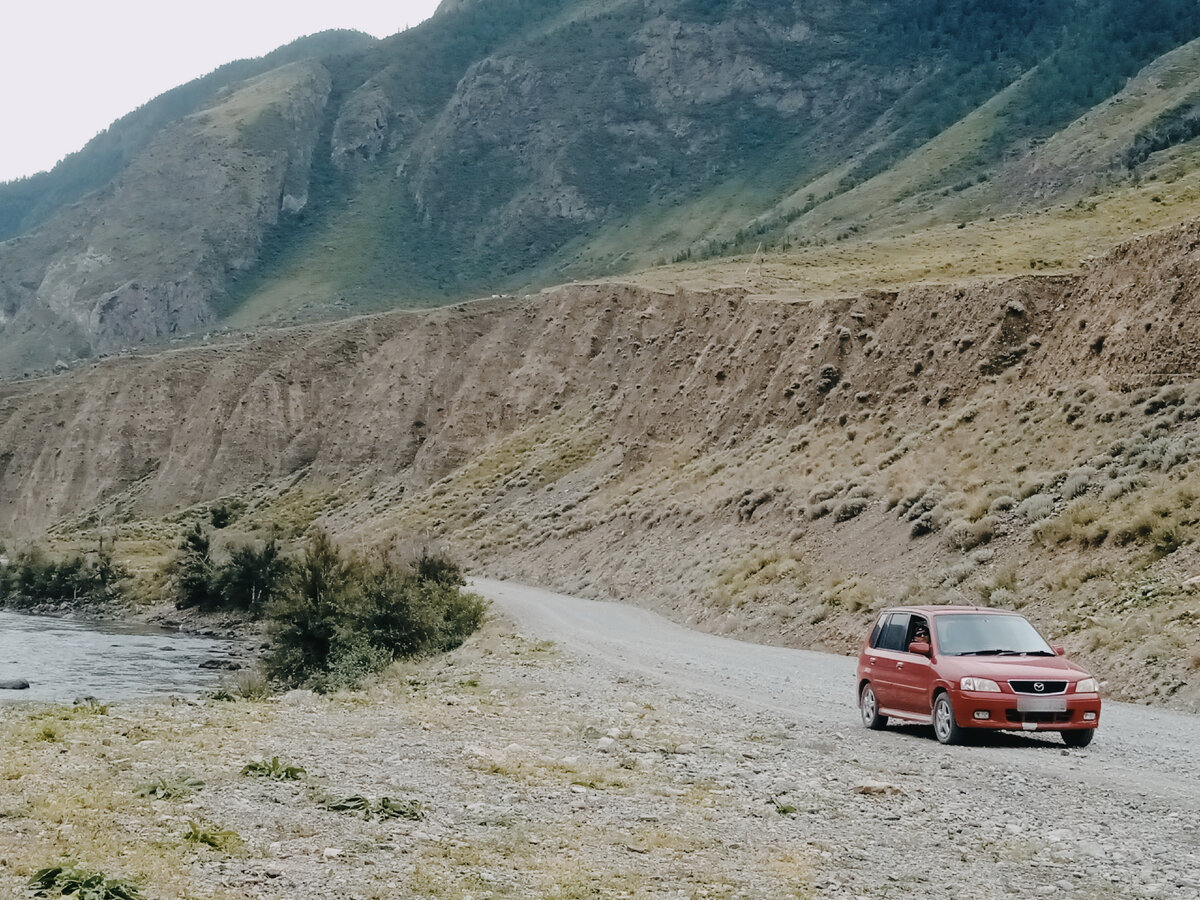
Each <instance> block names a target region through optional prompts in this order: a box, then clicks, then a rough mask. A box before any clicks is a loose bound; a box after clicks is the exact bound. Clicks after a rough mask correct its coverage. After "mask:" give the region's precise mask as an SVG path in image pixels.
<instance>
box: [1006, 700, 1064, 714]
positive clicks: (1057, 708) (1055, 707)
mask: <svg viewBox="0 0 1200 900" xmlns="http://www.w3.org/2000/svg"><path fill="white" fill-rule="evenodd" d="M1017 709H1019V710H1020V711H1021V712H1053V713H1060V712H1066V711H1067V701H1066V698H1065V697H1063V698H1059V697H1018V698H1017Z"/></svg>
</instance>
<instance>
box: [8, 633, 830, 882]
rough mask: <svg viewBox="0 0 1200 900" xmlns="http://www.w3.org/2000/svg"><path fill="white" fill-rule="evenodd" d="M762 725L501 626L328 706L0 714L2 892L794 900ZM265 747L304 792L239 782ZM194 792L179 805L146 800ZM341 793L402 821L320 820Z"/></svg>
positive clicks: (797, 861) (798, 855) (797, 845)
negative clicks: (158, 792)
mask: <svg viewBox="0 0 1200 900" xmlns="http://www.w3.org/2000/svg"><path fill="white" fill-rule="evenodd" d="M755 727H756V726H755V723H753V722H751V721H745V720H741V721H739V720H737V719H735V718H727V716H726V715H725V714H723V713H722V714H717V715H716V716H715V721H714V717H707V718H697V717H696V716H695V709H694V707H692V705H691V704H690V703H689V702H687V701H685V700H683V699H682V698H674V697H671V696H662V695H661V694H659V693H658V692H655V691H653V690H652V689H651V688H650V687H649V686H648V685H642V684H635V683H632V682H629V681H626V680H624V679H618V680H607V679H606V680H603V681H601V682H599V683H597V682H596V680H595V679H594V678H592V677H590V676H589V674H588V672H587V671H586V669H584V668H581V667H579V666H578V665H576V664H574V663H572V662H570V661H569V660H567V659H565V658H564V657H563V656H562V654H560V653H559V652H558V651H557V650H556V649H555V648H554V647H553V646H551V645H549V644H545V643H539V642H537V641H535V640H532V639H529V638H525V637H520V636H518V635H516V634H514V633H512V632H511V631H510V630H508V629H507V628H505V627H503V626H502V625H500V624H498V623H495V622H492V623H489V624H488V625H487V626H486V627H485V629H484V631H483V632H481V633H480V634H479V635H477V636H476V637H474V638H472V639H471V640H470V641H468V643H467V644H466V645H465V646H464V647H462V648H460V649H459V650H457V651H454V652H453V653H451V654H448V655H446V656H445V657H440V658H437V659H432V660H428V661H425V662H422V663H419V664H407V665H398V666H396V667H393V669H391V670H389V672H388V673H387V674H386V675H385V677H383V678H381V679H380V680H379V681H378V682H376V683H375V684H374V685H372V686H371V687H370V689H369V690H367V691H364V692H358V693H353V694H344V695H339V696H335V697H332V698H325V697H319V696H316V695H312V694H309V693H307V692H292V693H289V694H285V695H283V697H281V698H278V699H275V700H272V701H267V702H237V703H229V702H218V701H204V702H188V701H181V700H174V701H169V700H164V701H159V702H141V703H136V704H118V705H113V706H110V707H109V708H108V709H107V710H106V711H103V712H101V711H100V710H97V709H94V708H64V707H44V706H38V705H20V706H11V707H8V708H2V709H0V748H2V749H0V778H3V779H4V782H5V784H6V791H5V796H4V800H3V801H2V804H3V805H2V808H0V860H2V862H0V884H3V885H4V886H6V887H8V888H10V890H11V891H12V895H14V896H20V888H21V886H22V884H23V882H24V880H25V879H27V878H28V877H29V876H30V875H31V874H32V872H33V871H35V870H36V869H38V868H40V867H41V866H44V865H51V864H57V863H58V862H59V861H61V860H62V859H64V858H70V859H73V860H75V861H77V862H78V863H80V864H81V865H85V866H86V867H88V868H91V869H98V870H102V871H104V872H105V873H106V874H107V875H108V876H109V877H118V876H119V877H136V878H142V879H144V884H145V887H144V891H145V894H146V896H148V897H164V898H184V897H211V898H220V900H226V898H228V900H232V898H235V897H237V898H241V897H248V896H249V897H281V898H282V897H296V896H305V895H309V896H321V897H330V898H332V897H345V898H351V897H359V898H376V897H378V898H382V897H385V896H387V897H394V896H412V897H418V896H419V897H439V898H441V897H446V898H465V897H488V896H514V897H552V898H568V897H585V896H593V895H594V889H596V888H600V889H602V890H603V893H604V895H605V896H612V897H620V896H629V897H632V896H645V895H647V894H649V895H655V896H755V897H764V898H769V897H780V898H782V897H797V896H806V895H807V893H808V889H809V886H810V881H811V878H812V874H813V870H812V867H811V862H810V858H811V857H812V853H813V851H812V849H811V848H810V847H809V846H808V845H807V843H806V842H805V840H804V839H803V833H804V830H803V829H800V828H798V827H797V823H796V821H795V819H794V810H792V811H791V812H788V813H784V812H781V811H780V810H782V809H784V808H788V807H789V801H788V800H787V799H786V798H785V797H783V796H781V795H780V793H779V791H780V790H782V789H783V787H784V786H783V785H779V786H777V787H775V788H770V789H766V788H765V787H764V786H757V785H752V784H750V783H747V782H746V780H745V778H744V775H745V773H746V766H747V765H750V766H753V767H754V768H755V769H758V770H759V771H762V770H763V766H762V765H761V764H759V763H747V759H749V758H751V757H758V756H759V755H766V756H769V755H771V754H772V753H774V752H775V749H776V748H777V747H778V746H779V744H780V742H782V741H785V740H787V735H786V733H785V732H783V731H780V730H778V729H779V726H778V725H771V726H765V728H766V730H764V731H762V733H758V732H757V731H755V730H754V729H755ZM726 732H728V733H729V734H731V735H733V734H736V735H738V737H737V738H736V739H735V741H734V742H733V743H730V742H729V741H727V739H726V738H724V737H719V738H714V736H715V735H719V734H724V733H726ZM714 739H716V740H718V741H719V744H720V748H719V749H717V748H715V747H714V746H712V744H711V742H712V741H713V740H714ZM726 745H728V746H726ZM743 745H744V746H743ZM735 746H737V747H739V748H740V749H737V750H736V752H735ZM276 756H278V757H280V767H284V766H286V765H292V766H297V767H303V769H304V770H305V773H304V777H303V778H302V779H298V780H278V781H277V780H272V779H270V778H255V777H251V776H244V775H242V774H241V772H242V769H243V767H244V766H245V765H247V764H248V763H250V762H252V761H255V760H261V759H267V760H269V759H271V758H273V757H276ZM184 773H186V774H184ZM181 776H183V777H181ZM193 777H194V778H195V779H198V780H199V781H202V782H203V787H202V788H200V789H199V790H198V792H196V793H194V794H192V795H191V796H180V797H175V798H168V799H159V798H156V797H154V796H139V790H142V789H144V788H145V786H147V785H150V784H153V783H156V780H161V781H162V783H165V784H176V783H182V782H184V781H186V780H187V779H188V778H193ZM168 792H169V791H168ZM353 796H362V797H365V798H368V801H369V802H370V803H372V804H374V806H375V807H376V808H377V807H378V801H379V799H380V798H382V797H388V798H391V799H392V801H394V803H393V804H391V806H394V807H395V808H396V809H401V810H404V811H405V812H404V815H409V816H412V818H405V817H404V815H400V816H399V817H395V818H380V817H379V816H378V815H370V816H366V815H364V813H363V812H362V811H353V810H351V811H336V810H333V809H330V808H328V807H329V806H330V805H331V801H337V800H341V799H345V798H348V797H353ZM777 801H778V802H777ZM193 823H195V827H193ZM197 831H199V832H200V833H201V834H204V835H208V836H209V837H212V842H213V843H216V844H218V845H219V846H216V847H215V846H209V844H206V843H203V842H198V839H196V838H195V837H194V835H195V833H196V832H197ZM189 832H190V833H192V834H193V839H191V840H189V838H188V837H187V835H188V834H189ZM397 886H400V893H399V894H397V891H396V888H397Z"/></svg>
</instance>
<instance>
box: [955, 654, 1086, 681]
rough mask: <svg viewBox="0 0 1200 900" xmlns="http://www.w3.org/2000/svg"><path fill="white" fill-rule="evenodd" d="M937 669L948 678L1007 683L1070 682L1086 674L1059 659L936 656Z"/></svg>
mask: <svg viewBox="0 0 1200 900" xmlns="http://www.w3.org/2000/svg"><path fill="white" fill-rule="evenodd" d="M937 669H938V672H939V673H941V674H942V675H943V676H944V677H948V678H963V677H965V676H968V675H975V676H977V677H979V678H990V679H992V680H993V681H1007V680H1008V679H1010V678H1019V679H1032V680H1034V681H1043V680H1044V681H1062V680H1064V679H1066V680H1068V681H1073V680H1075V679H1076V678H1081V677H1084V676H1086V675H1087V672H1085V671H1084V670H1083V669H1081V668H1080V667H1079V666H1077V665H1075V663H1073V662H1071V661H1070V660H1069V659H1064V658H1063V657H1061V656H1055V657H1049V656H939V657H938V659H937Z"/></svg>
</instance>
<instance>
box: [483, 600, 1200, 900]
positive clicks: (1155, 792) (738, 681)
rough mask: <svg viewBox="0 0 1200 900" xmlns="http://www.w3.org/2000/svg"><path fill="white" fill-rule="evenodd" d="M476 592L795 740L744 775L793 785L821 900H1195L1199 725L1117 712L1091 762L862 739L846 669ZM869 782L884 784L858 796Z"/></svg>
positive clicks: (589, 652)
mask: <svg viewBox="0 0 1200 900" xmlns="http://www.w3.org/2000/svg"><path fill="white" fill-rule="evenodd" d="M474 587H475V589H476V590H477V591H479V592H480V593H482V594H484V595H485V596H487V597H488V598H490V599H491V600H492V601H493V603H494V604H495V606H496V608H498V609H500V610H503V611H504V612H505V613H506V614H507V615H509V616H511V617H512V618H513V619H514V620H515V621H516V622H518V623H519V625H520V627H521V628H523V629H525V630H527V631H529V632H530V633H534V634H537V635H539V636H542V637H545V638H549V639H552V640H555V641H557V642H559V643H560V644H561V645H562V646H563V647H564V648H567V649H569V650H570V651H572V652H574V653H576V654H578V655H579V656H580V657H581V658H585V659H587V660H590V661H591V663H592V665H593V666H595V667H596V669H597V671H598V672H602V671H606V672H608V673H609V677H613V676H614V675H616V676H619V674H621V673H626V674H627V673H631V672H637V673H639V675H640V676H641V677H644V678H647V679H649V680H650V681H651V682H653V683H656V684H659V685H662V686H663V687H668V686H674V687H675V688H676V689H678V690H681V691H686V693H685V694H684V696H687V697H689V698H691V699H693V700H694V701H695V703H696V705H697V707H698V715H702V716H706V715H709V712H710V711H715V710H717V709H723V710H724V709H729V710H736V709H741V710H742V711H743V715H746V716H759V717H766V718H767V719H768V720H769V721H771V722H772V723H773V727H774V728H775V729H777V730H783V731H785V732H786V733H787V734H789V735H790V736H791V740H789V741H787V742H785V743H784V744H783V745H782V746H781V747H780V748H779V749H778V752H777V753H776V754H775V755H773V756H772V759H771V765H770V766H767V767H764V769H765V770H764V771H763V772H761V773H748V774H747V775H746V779H747V784H749V785H754V786H756V787H757V788H758V789H759V790H767V791H769V790H772V789H777V788H778V787H779V786H782V785H789V784H793V783H794V784H796V785H797V786H798V788H799V790H800V793H801V795H802V799H801V801H800V802H798V803H797V804H796V805H797V806H798V814H797V815H798V822H797V825H798V826H800V827H802V829H803V831H804V834H805V836H806V838H807V839H810V840H812V841H814V842H815V843H814V846H816V847H820V848H821V849H822V852H821V853H820V854H819V857H820V858H819V859H818V860H817V861H816V870H817V876H816V878H815V882H814V883H815V886H816V888H817V893H818V894H819V895H821V896H871V897H876V896H889V895H892V896H902V895H906V894H908V893H916V894H918V895H922V896H930V897H935V896H944V897H992V896H1003V895H1014V896H1027V895H1035V896H1036V895H1042V894H1045V895H1047V896H1049V895H1051V894H1057V895H1064V894H1065V895H1067V896H1078V897H1106V896H1114V897H1172V898H1176V897H1179V898H1185V897H1200V832H1198V822H1200V817H1198V815H1197V814H1198V813H1200V719H1198V718H1197V717H1195V716H1191V715H1187V714H1183V713H1176V712H1170V711H1165V710H1158V709H1149V708H1146V707H1141V706H1131V705H1128V704H1122V703H1113V702H1109V703H1106V704H1105V708H1104V713H1103V724H1102V726H1101V730H1100V732H1099V733H1098V734H1097V737H1096V740H1095V741H1094V742H1093V744H1092V746H1091V747H1089V748H1088V749H1087V750H1079V751H1068V750H1066V749H1064V748H1063V747H1062V745H1061V744H1060V743H1059V741H1058V738H1057V736H1051V735H1036V736H1035V735H1025V734H1009V733H1004V734H1000V735H996V736H992V737H989V738H986V739H984V740H982V741H977V742H974V743H972V744H971V745H969V746H963V747H942V746H941V745H939V744H937V743H936V741H934V740H933V738H932V734H931V732H930V730H929V729H927V728H918V727H892V728H889V729H888V730H887V731H885V732H882V733H868V732H867V731H865V730H864V729H863V728H862V727H861V725H860V724H859V722H858V716H857V710H856V708H855V706H854V701H853V696H854V667H855V661H854V660H853V659H851V658H847V657H839V656H831V655H828V654H822V653H810V652H804V651H798V650H785V649H779V648H772V647H763V646H759V645H754V644H746V643H741V642H738V641H732V640H729V639H726V638H720V637H715V636H712V635H707V634H702V633H699V632H694V631H690V630H688V629H686V628H682V627H680V626H678V625H675V624H673V623H670V622H668V621H666V620H664V619H662V618H661V617H659V616H657V615H655V614H654V613H651V612H647V611H645V610H642V609H636V608H633V607H627V606H622V605H617V604H607V603H597V602H594V601H587V600H579V599H576V598H571V597H565V596H562V595H558V594H552V593H550V592H547V591H541V590H537V589H533V588H527V587H522V586H519V585H514V584H511V583H505V582H496V581H488V580H484V579H478V580H476V581H475V584H474ZM718 736H719V735H718V733H717V731H716V729H714V730H713V731H712V732H710V738H709V740H710V741H716V740H717V739H718ZM867 781H875V782H879V783H880V784H881V785H886V787H880V788H878V790H879V791H881V793H870V794H856V793H854V791H855V789H856V787H857V788H860V789H865V788H863V785H864V784H865V782H867ZM825 853H828V854H829V856H828V857H826V856H825ZM894 885H895V886H894ZM917 885H919V887H918V886H917Z"/></svg>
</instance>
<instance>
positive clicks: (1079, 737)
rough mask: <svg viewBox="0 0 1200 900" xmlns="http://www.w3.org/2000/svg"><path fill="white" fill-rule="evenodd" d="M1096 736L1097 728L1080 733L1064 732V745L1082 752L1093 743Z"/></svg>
mask: <svg viewBox="0 0 1200 900" xmlns="http://www.w3.org/2000/svg"><path fill="white" fill-rule="evenodd" d="M1095 734H1096V729H1095V728H1087V729H1083V730H1080V731H1064V732H1062V739H1063V743H1064V744H1066V745H1067V746H1068V747H1072V748H1074V749H1075V750H1082V749H1083V748H1084V747H1086V746H1087V745H1088V744H1090V743H1091V742H1092V738H1093V737H1094V736H1095Z"/></svg>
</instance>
